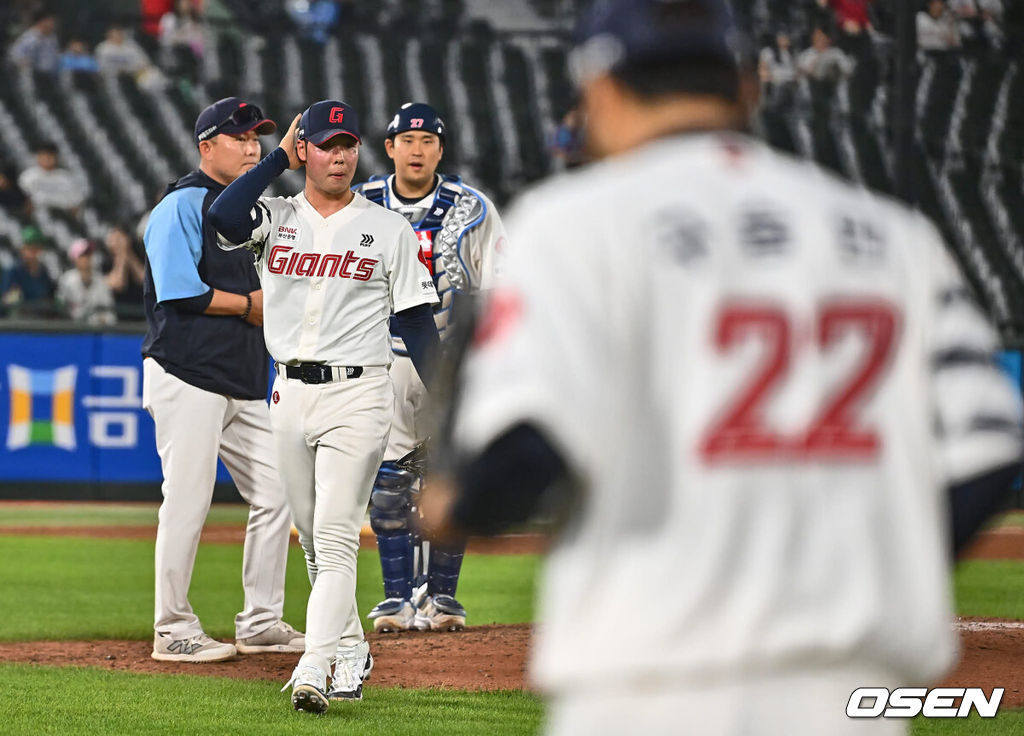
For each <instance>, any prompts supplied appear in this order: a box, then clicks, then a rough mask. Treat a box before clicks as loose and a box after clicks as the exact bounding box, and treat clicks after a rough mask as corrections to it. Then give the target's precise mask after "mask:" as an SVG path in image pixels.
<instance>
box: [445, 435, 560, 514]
mask: <svg viewBox="0 0 1024 736" xmlns="http://www.w3.org/2000/svg"><path fill="white" fill-rule="evenodd" d="M566 475H567V473H566V466H565V461H564V460H563V459H562V457H561V456H560V455H559V454H558V451H557V450H555V449H554V448H553V447H552V446H551V444H550V443H549V442H548V441H547V439H546V438H545V437H544V435H543V434H541V433H540V432H539V431H538V430H537V429H536V428H534V427H532V426H530V425H528V424H518V425H516V426H515V427H513V428H512V429H510V430H509V431H507V432H505V433H504V434H503V435H501V436H500V437H498V438H497V439H495V440H494V441H493V442H491V443H490V444H489V445H488V446H487V447H486V448H485V449H484V450H483V452H481V453H480V454H479V455H477V456H476V457H475V458H473V459H472V460H471V461H469V462H468V463H467V464H466V465H464V466H463V467H462V468H460V469H459V471H458V473H457V475H456V479H457V482H458V489H459V491H458V497H457V498H456V501H455V503H454V505H453V506H452V525H453V526H454V527H455V528H456V529H458V530H459V531H461V532H464V533H467V534H498V533H499V532H501V531H503V530H504V529H507V528H508V527H509V526H512V525H513V524H521V523H523V522H525V521H528V520H529V519H530V518H531V517H532V516H534V515H535V514H536V513H537V511H538V510H539V509H540V508H541V507H542V505H543V506H545V507H549V506H557V505H561V502H563V501H564V500H565V499H566V498H568V494H565V493H564V490H565V489H566V487H567V484H565V483H560V482H559V481H562V480H564V479H565V478H566ZM553 500H554V501H557V502H558V503H550V502H551V501H553Z"/></svg>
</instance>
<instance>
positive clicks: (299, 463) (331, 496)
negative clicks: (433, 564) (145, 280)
mask: <svg viewBox="0 0 1024 736" xmlns="http://www.w3.org/2000/svg"><path fill="white" fill-rule="evenodd" d="M359 145H360V132H359V118H358V115H357V113H356V111H355V110H354V109H352V108H351V107H349V106H348V105H346V104H345V103H344V102H341V101H338V100H321V101H320V102H315V103H313V104H312V105H310V106H309V107H308V108H307V109H306V111H305V112H303V113H302V116H301V117H299V116H296V118H295V120H294V121H293V122H292V125H291V127H290V128H289V129H288V132H287V134H286V135H285V137H284V139H283V140H282V141H281V145H280V147H278V148H277V149H276V150H274V151H273V152H271V154H270V155H268V156H267V157H265V158H264V159H263V160H262V161H261V162H260V163H259V165H257V166H256V167H255V168H253V169H251V170H250V171H248V172H246V173H245V174H244V175H242V176H241V177H239V178H238V179H237V180H235V181H234V182H233V183H232V185H231V186H229V187H228V188H227V189H225V190H224V191H223V192H222V193H221V195H220V196H219V197H218V198H217V200H216V201H215V202H214V203H213V206H211V207H210V221H211V222H212V223H213V226H214V227H215V228H216V229H217V231H218V232H219V233H220V235H221V241H220V242H221V245H222V246H223V247H225V248H237V247H239V246H244V247H246V248H248V249H250V250H253V251H254V252H255V253H256V260H257V265H258V267H259V273H260V278H261V280H262V284H263V289H264V292H265V294H266V298H265V305H266V313H265V321H264V326H263V328H264V334H265V335H266V339H267V349H268V350H269V351H270V355H271V356H272V357H273V358H274V360H275V370H276V372H277V378H276V379H275V380H274V392H273V394H272V397H271V407H270V421H271V425H272V426H273V429H274V444H275V446H276V450H277V460H278V467H279V468H280V470H281V479H282V481H283V482H284V490H285V495H287V497H288V505H289V506H290V507H291V511H292V519H293V520H294V522H295V527H296V528H297V529H298V531H299V543H300V544H301V545H302V549H303V552H305V555H306V568H307V570H308V572H309V579H310V582H311V583H312V585H313V590H312V591H311V592H310V594H309V604H308V606H307V611H306V629H307V632H306V642H305V644H306V651H305V653H304V654H303V655H302V658H301V659H300V660H299V663H298V665H297V666H296V667H295V671H294V673H293V674H292V677H291V680H289V682H288V685H292V686H293V689H292V705H293V706H294V707H295V708H296V710H304V711H308V712H313V713H323V712H324V711H326V710H327V708H328V706H329V701H331V700H348V701H353V700H361V699H362V697H363V680H364V679H365V678H366V677H367V676H368V675H369V674H370V671H371V670H372V669H373V657H372V656H371V655H370V647H369V645H368V644H367V643H366V641H365V639H364V638H363V627H362V623H361V622H360V620H359V611H358V610H357V608H356V554H357V552H358V551H359V529H360V528H361V527H362V523H363V517H364V515H365V514H366V506H367V504H368V503H369V501H370V489H371V487H372V485H373V478H374V476H375V475H376V473H377V468H379V467H380V463H381V460H382V459H383V457H384V448H385V447H386V446H387V441H388V433H389V431H390V429H391V415H392V413H393V411H394V404H395V394H394V388H393V386H392V384H391V376H390V375H389V373H388V368H389V366H390V364H391V359H392V353H391V338H390V335H389V334H388V318H389V317H390V315H391V314H394V315H395V316H396V326H397V328H398V331H399V334H401V335H402V337H403V339H404V340H405V343H406V344H407V345H408V346H409V354H410V356H411V358H412V360H414V361H415V362H416V364H417V369H418V370H419V371H420V372H421V373H422V374H423V375H428V376H429V372H428V369H429V365H430V361H431V358H432V357H433V355H434V354H435V353H436V350H437V348H438V339H437V328H436V327H435V326H434V319H433V309H432V308H433V305H434V304H435V303H436V302H437V293H436V291H435V290H434V282H433V281H432V280H431V279H430V275H429V274H428V273H427V269H426V268H425V267H424V266H423V264H422V263H420V261H419V257H418V254H419V246H418V244H417V241H416V234H415V233H414V232H413V231H412V228H411V227H409V223H408V222H406V221H405V219H404V218H402V217H401V216H400V215H398V214H396V213H394V212H391V211H389V210H386V209H384V208H382V207H378V206H377V205H375V204H373V203H371V202H369V201H367V200H366V198H364V197H362V196H360V195H358V194H355V193H354V192H352V191H351V186H352V177H353V176H354V175H355V172H356V166H357V165H358V163H359ZM303 166H304V167H305V169H306V184H305V188H304V189H303V191H302V192H300V193H298V194H296V195H294V196H292V197H261V196H260V195H261V194H262V193H263V191H264V190H265V189H266V188H267V187H268V186H269V185H270V183H271V182H273V181H274V179H276V178H277V177H278V176H280V175H281V174H282V173H284V171H285V170H287V169H297V168H299V167H303ZM332 662H333V663H334V670H333V673H332V674H331V689H330V690H329V691H328V689H327V673H328V672H330V671H331V670H330V666H331V663H332ZM288 685H286V686H285V687H286V688H287V687H288Z"/></svg>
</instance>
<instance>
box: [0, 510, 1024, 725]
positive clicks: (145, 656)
mask: <svg viewBox="0 0 1024 736" xmlns="http://www.w3.org/2000/svg"><path fill="white" fill-rule="evenodd" d="M10 534H17V535H21V534H33V535H61V536H87V537H97V538H107V539H152V538H154V537H155V534H156V529H155V527H153V526H144V525H138V526H77V527H55V526H32V527H29V526H25V527H8V528H0V535H10ZM243 534H244V529H243V528H241V527H239V526H238V525H208V526H207V527H206V529H205V530H204V532H203V541H204V542H207V543H213V544H217V543H240V542H242V540H243ZM293 541H294V540H293ZM360 541H361V543H362V546H363V547H366V548H373V547H375V546H376V540H375V539H374V538H373V535H372V533H370V531H369V529H364V532H363V534H362V536H361V540H360ZM543 544H544V543H543V538H542V537H540V536H537V535H512V536H507V537H499V538H497V539H492V540H484V539H473V540H471V541H470V544H469V551H470V552H472V553H475V554H527V553H538V552H540V551H542V550H543ZM968 556H969V557H971V558H973V559H1011V560H1020V559H1024V528H1020V527H1014V526H1010V527H1003V528H999V529H994V530H992V531H990V532H987V533H985V534H984V535H982V536H981V538H979V540H978V541H977V542H976V543H975V544H974V545H973V546H972V548H971V550H970V552H969V554H968ZM958 629H959V632H960V637H961V648H962V651H963V656H962V659H961V661H960V664H959V666H958V667H957V669H956V671H955V672H954V673H953V674H952V675H950V677H949V678H947V680H946V681H945V682H944V684H945V685H947V686H952V687H956V686H960V687H983V688H984V689H985V690H986V692H988V691H990V689H991V688H993V687H1003V688H1005V693H1004V696H1003V707H1006V708H1020V707H1024V673H1022V672H1021V670H1020V662H1022V661H1024V622H1008V621H997V620H974V619H972V620H962V621H959V622H958ZM530 635H531V627H530V626H528V625H516V626H474V627H470V628H469V629H467V630H466V631H463V632H458V633H443V634H442V633H433V632H406V633H403V634H383V635H378V634H369V635H368V637H367V638H368V639H369V641H370V645H371V647H372V651H373V655H374V659H375V662H376V664H375V667H374V670H373V676H372V679H371V681H370V685H373V686H376V687H405V688H421V687H442V688H452V689H458V690H505V689H513V690H518V689H524V688H527V687H528V684H527V683H526V680H525V666H526V665H525V663H526V660H527V656H528V649H529V643H530ZM150 651H151V643H150V642H148V641H142V642H140V641H96V642H10V643H0V662H26V663H33V664H50V665H62V666H63V665H75V666H88V667H100V668H105V669H110V670H124V671H129V672H140V673H172V674H178V673H187V674H199V675H209V676H219V677H237V678H243V679H260V680H272V681H275V682H282V683H283V682H284V681H285V680H287V678H288V676H289V675H290V673H291V669H292V667H294V665H295V662H296V659H297V657H296V655H294V654H265V655H250V656H239V657H237V658H236V659H234V660H231V661H228V662H221V663H213V664H203V665H185V664H169V663H164V662H156V661H154V660H152V659H150V657H149V653H150Z"/></svg>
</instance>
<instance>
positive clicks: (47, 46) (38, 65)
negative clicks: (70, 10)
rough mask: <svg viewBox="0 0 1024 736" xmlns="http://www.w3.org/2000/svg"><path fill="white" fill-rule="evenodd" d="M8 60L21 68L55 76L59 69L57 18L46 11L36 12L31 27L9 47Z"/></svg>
mask: <svg viewBox="0 0 1024 736" xmlns="http://www.w3.org/2000/svg"><path fill="white" fill-rule="evenodd" d="M10 59H11V61H12V62H13V63H14V64H16V65H17V66H19V67H21V68H26V69H35V70H36V71H40V72H48V73H50V74H56V73H57V70H58V69H59V68H60V47H59V46H58V45H57V16H56V15H54V14H53V13H52V12H49V11H47V10H40V11H38V12H37V13H36V14H35V15H34V16H33V19H32V25H31V26H29V27H28V28H26V29H25V31H24V32H23V33H22V34H21V35H20V36H18V38H17V40H16V41H15V42H14V45H12V46H11V51H10Z"/></svg>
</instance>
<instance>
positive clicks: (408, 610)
mask: <svg viewBox="0 0 1024 736" xmlns="http://www.w3.org/2000/svg"><path fill="white" fill-rule="evenodd" d="M415 616H416V609H415V608H413V607H412V603H410V602H409V601H407V600H403V599H401V598H388V599H387V600H383V601H381V602H380V603H378V604H377V605H376V606H374V607H373V610H372V611H370V613H369V614H368V615H367V618H368V619H370V620H371V621H373V630H374V631H376V632H377V633H381V632H387V631H408V630H409V629H411V628H412V620H413V618H414V617H415Z"/></svg>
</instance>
